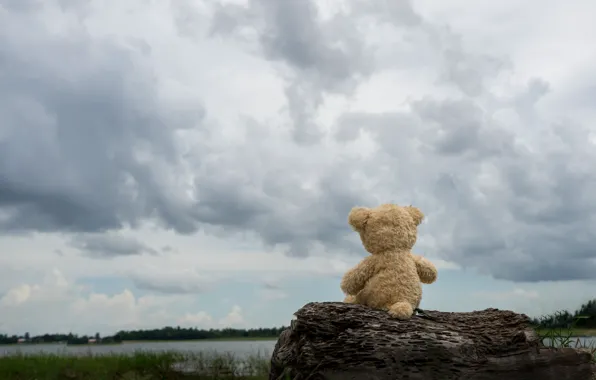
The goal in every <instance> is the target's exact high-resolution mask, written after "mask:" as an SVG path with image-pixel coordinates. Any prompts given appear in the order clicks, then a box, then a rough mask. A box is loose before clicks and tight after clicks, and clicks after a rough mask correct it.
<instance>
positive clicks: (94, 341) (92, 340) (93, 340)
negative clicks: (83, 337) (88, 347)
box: [87, 339, 97, 343]
mask: <svg viewBox="0 0 596 380" xmlns="http://www.w3.org/2000/svg"><path fill="white" fill-rule="evenodd" d="M87 343H97V339H89V340H88V341H87Z"/></svg>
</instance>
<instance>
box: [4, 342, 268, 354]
mask: <svg viewBox="0 0 596 380" xmlns="http://www.w3.org/2000/svg"><path fill="white" fill-rule="evenodd" d="M275 343H276V341H275V340H256V341H247V340H242V341H210V342H207V341H192V342H147V343H142V342H139V343H122V344H114V345H74V346H69V345H65V344H18V345H16V344H15V345H6V346H1V345H0V356H2V355H11V354H15V353H19V352H20V353H23V354H38V353H53V354H61V355H88V354H89V353H91V354H94V355H102V354H113V353H116V354H127V353H131V354H132V353H134V352H135V351H138V350H142V351H186V352H188V351H191V352H200V351H205V352H213V351H216V352H218V353H231V354H234V355H235V356H248V355H263V356H269V355H271V353H272V352H273V348H274V347H275Z"/></svg>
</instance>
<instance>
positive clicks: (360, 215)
mask: <svg viewBox="0 0 596 380" xmlns="http://www.w3.org/2000/svg"><path fill="white" fill-rule="evenodd" d="M369 217H370V209H369V208H368V207H354V208H353V209H352V211H350V215H348V223H350V226H352V228H354V229H355V230H356V231H358V232H361V231H362V230H363V229H364V226H366V222H367V221H368V218H369Z"/></svg>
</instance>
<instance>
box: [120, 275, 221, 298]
mask: <svg viewBox="0 0 596 380" xmlns="http://www.w3.org/2000/svg"><path fill="white" fill-rule="evenodd" d="M129 277H130V279H131V280H132V281H133V283H134V285H135V286H136V287H137V288H138V289H143V290H148V291H151V292H156V293H162V294H200V293H204V292H205V291H207V290H209V289H210V287H211V285H212V281H210V280H209V279H207V278H204V277H201V276H199V275H196V274H194V273H177V274H175V275H173V274H171V273H170V274H168V273H157V274H152V275H149V274H146V273H141V272H139V273H135V274H131V275H130V276H129Z"/></svg>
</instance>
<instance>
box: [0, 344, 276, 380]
mask: <svg viewBox="0 0 596 380" xmlns="http://www.w3.org/2000/svg"><path fill="white" fill-rule="evenodd" d="M268 375H269V359H268V357H267V356H265V355H254V356H249V357H242V358H240V357H237V356H234V355H232V354H219V353H215V352H213V353H205V352H198V353H195V352H178V351H176V352H174V351H171V352H147V351H137V352H135V353H134V354H132V355H131V354H107V355H95V356H93V355H90V354H87V355H82V356H67V355H60V354H35V355H24V354H16V355H10V356H5V357H0V379H2V380H56V379H64V380H67V379H68V380H108V379H109V380H115V379H121V380H133V379H135V380H153V379H156V380H157V379H160V380H174V379H189V380H207V379H209V380H218V379H221V380H224V379H230V380H231V379H235V380H238V379H245V380H265V379H267V378H268Z"/></svg>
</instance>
